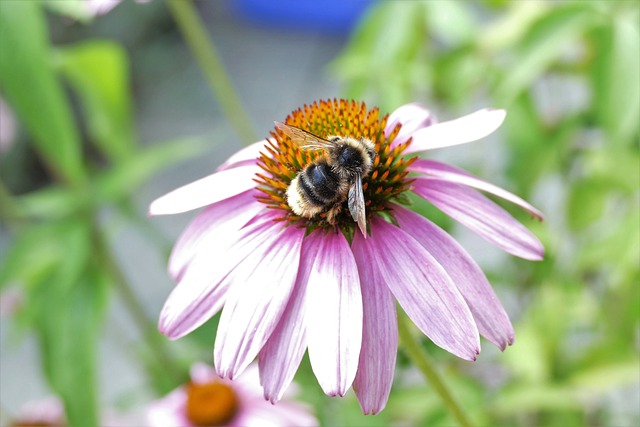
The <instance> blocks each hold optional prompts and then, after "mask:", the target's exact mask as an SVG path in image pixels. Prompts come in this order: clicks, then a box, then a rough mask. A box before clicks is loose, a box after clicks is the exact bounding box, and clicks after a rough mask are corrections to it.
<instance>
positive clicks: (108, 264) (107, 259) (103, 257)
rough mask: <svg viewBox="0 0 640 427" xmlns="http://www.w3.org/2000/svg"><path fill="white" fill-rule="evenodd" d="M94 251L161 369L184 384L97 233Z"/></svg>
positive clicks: (105, 243)
mask: <svg viewBox="0 0 640 427" xmlns="http://www.w3.org/2000/svg"><path fill="white" fill-rule="evenodd" d="M94 249H95V250H96V257H97V259H99V260H100V262H101V263H102V265H103V267H104V268H105V270H106V271H107V272H108V274H109V275H110V276H111V279H112V281H113V284H114V286H115V287H116V289H117V291H118V293H119V294H120V297H121V298H122V301H123V302H124V305H125V307H126V308H127V311H128V312H129V314H130V315H131V317H132V319H133V321H134V322H135V324H136V325H137V326H138V329H139V330H140V332H141V333H142V336H143V337H144V338H145V341H146V343H147V344H148V345H149V347H150V348H151V352H152V353H153V355H154V357H155V358H156V359H157V360H158V363H159V364H160V365H161V366H162V369H163V370H164V371H165V372H166V373H167V375H169V376H170V377H171V378H172V379H173V380H174V381H175V383H176V384H180V383H182V382H184V375H183V370H182V369H181V367H180V366H179V365H178V363H177V362H176V361H175V360H174V359H173V358H172V357H171V355H170V352H169V350H168V349H167V348H166V341H165V339H164V338H163V336H162V335H160V333H159V332H158V330H157V328H156V325H155V323H153V322H152V321H151V320H150V319H149V318H148V317H147V314H146V313H145V311H144V307H143V306H142V304H140V302H139V301H138V298H137V297H136V294H135V293H134V292H133V289H132V288H131V286H130V285H129V282H128V281H127V279H126V277H125V276H124V273H123V272H122V270H121V269H120V267H119V266H118V263H117V262H116V260H115V259H114V258H113V255H112V254H111V251H110V250H109V245H108V244H107V239H106V237H104V236H103V234H102V233H101V232H99V231H96V232H94Z"/></svg>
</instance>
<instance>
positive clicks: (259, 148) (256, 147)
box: [216, 139, 267, 172]
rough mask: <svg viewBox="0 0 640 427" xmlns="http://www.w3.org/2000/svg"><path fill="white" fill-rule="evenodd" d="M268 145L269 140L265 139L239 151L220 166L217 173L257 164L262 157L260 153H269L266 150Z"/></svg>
mask: <svg viewBox="0 0 640 427" xmlns="http://www.w3.org/2000/svg"><path fill="white" fill-rule="evenodd" d="M266 143H267V140H266V139H263V140H262V141H258V142H254V143H253V144H251V145H249V146H247V147H245V148H243V149H242V150H240V151H237V152H236V153H234V154H233V155H232V156H231V157H229V158H228V159H227V160H226V161H225V162H224V163H223V164H221V165H220V166H218V169H216V171H217V172H221V171H223V170H227V169H232V168H235V167H238V166H239V165H248V164H251V162H253V163H255V162H256V160H257V159H258V157H260V152H267V151H266V149H265V144H266Z"/></svg>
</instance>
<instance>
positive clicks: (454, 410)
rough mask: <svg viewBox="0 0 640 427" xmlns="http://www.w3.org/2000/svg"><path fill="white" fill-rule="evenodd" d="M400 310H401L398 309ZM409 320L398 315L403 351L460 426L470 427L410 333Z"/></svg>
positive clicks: (461, 410)
mask: <svg viewBox="0 0 640 427" xmlns="http://www.w3.org/2000/svg"><path fill="white" fill-rule="evenodd" d="M399 311H400V312H401V310H399ZM410 324H411V320H410V319H409V317H408V316H407V315H406V314H404V313H403V312H401V314H400V313H399V316H398V333H399V337H400V343H401V345H402V347H403V348H404V351H405V353H406V354H407V355H408V356H409V358H410V359H411V360H412V361H413V363H414V364H415V365H416V366H417V367H418V369H420V371H421V372H422V375H424V377H425V379H426V380H427V381H428V382H429V383H430V384H431V386H432V387H433V389H434V390H435V391H436V393H438V395H440V398H441V399H442V402H443V403H444V404H445V406H446V407H447V409H448V410H449V412H450V413H451V415H453V417H454V418H455V419H456V420H457V421H458V423H459V424H460V425H461V426H462V427H471V426H472V425H473V424H472V423H471V421H470V420H469V418H467V415H466V414H465V412H464V411H463V409H462V408H461V407H460V405H459V404H458V402H456V400H455V399H454V398H453V395H452V394H451V391H449V389H448V388H447V386H446V384H445V383H444V381H443V379H442V377H441V376H440V374H439V373H438V371H437V370H436V368H435V367H434V366H433V363H432V362H431V359H430V358H429V356H428V355H427V353H426V352H425V351H424V349H423V348H422V347H421V346H420V342H419V341H418V340H417V339H416V337H415V336H414V334H412V333H411V327H410Z"/></svg>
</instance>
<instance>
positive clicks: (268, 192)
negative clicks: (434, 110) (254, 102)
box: [255, 99, 417, 233]
mask: <svg viewBox="0 0 640 427" xmlns="http://www.w3.org/2000/svg"><path fill="white" fill-rule="evenodd" d="M387 118H388V115H385V116H382V117H380V111H379V109H378V108H377V107H374V108H372V109H371V110H367V107H366V105H365V103H364V102H356V101H347V100H344V99H341V100H336V99H333V100H327V101H316V102H314V103H313V104H312V105H305V106H304V107H302V108H300V109H298V110H296V111H294V112H293V113H291V114H290V115H289V116H288V117H287V119H286V120H285V123H286V124H287V125H290V126H295V127H297V128H300V129H303V130H305V131H307V132H311V133H312V134H314V135H316V136H319V137H321V138H325V139H326V138H327V137H328V136H329V135H337V136H349V137H352V138H367V139H369V140H370V141H371V142H373V144H374V145H375V149H376V152H377V153H378V155H377V156H376V158H375V159H374V162H373V167H372V170H371V173H370V174H369V176H367V177H366V178H364V179H363V181H362V187H363V192H364V199H365V206H366V212H367V216H369V215H371V214H372V213H374V212H381V211H385V210H389V205H388V202H389V201H390V200H391V199H394V198H397V197H398V196H399V195H400V194H401V193H403V192H404V191H407V190H408V189H409V188H410V185H411V182H412V180H411V179H408V178H407V175H408V173H409V171H407V170H406V169H407V167H408V166H409V165H410V164H411V163H413V162H414V161H415V159H416V158H417V157H413V158H409V159H407V158H404V157H402V152H403V151H404V149H405V148H406V147H407V146H408V145H409V143H410V140H409V141H407V142H405V143H403V144H400V145H398V146H396V147H395V148H393V149H391V143H392V142H393V140H394V138H395V137H396V135H398V132H399V131H400V125H398V126H397V127H396V128H395V129H394V130H393V132H391V134H390V135H389V136H388V137H385V132H384V129H385V126H386V124H387ZM266 149H267V152H264V153H262V155H261V156H260V158H259V159H258V165H259V166H260V167H261V168H262V169H263V170H264V173H259V174H257V176H256V179H255V180H256V182H257V183H258V189H259V190H260V191H261V192H262V194H261V196H259V197H258V200H260V201H261V202H262V203H264V204H266V205H267V206H268V207H270V208H273V209H280V210H282V211H284V216H283V219H284V220H286V221H289V222H290V223H297V224H298V225H301V226H305V227H307V228H309V229H315V228H317V227H323V228H328V227H333V225H331V224H329V223H328V222H327V220H326V219H327V217H326V213H325V212H322V213H320V214H318V215H316V216H315V217H313V218H310V219H308V218H301V217H299V216H297V215H296V214H294V213H293V212H292V211H291V208H290V207H289V205H288V204H287V197H286V191H287V188H288V187H289V185H290V184H291V181H292V180H293V179H294V178H295V177H296V176H297V175H298V174H299V173H300V172H301V171H302V170H303V169H304V168H305V167H306V166H307V165H308V164H310V163H311V162H313V160H314V159H315V158H316V157H318V156H321V155H322V154H323V153H322V151H309V150H305V149H302V148H300V146H299V145H298V144H295V143H293V142H292V141H291V139H290V138H289V137H288V136H286V135H285V134H284V133H283V132H282V131H281V130H279V129H276V130H274V131H272V132H271V138H269V139H268V144H267V146H266ZM345 203H346V202H345ZM336 219H337V225H338V226H339V227H340V228H342V229H343V230H345V231H347V232H349V233H351V232H353V229H354V226H355V223H354V221H353V218H351V215H350V214H349V209H348V208H346V206H345V208H344V209H342V211H341V212H340V214H339V215H338V217H337V218H336Z"/></svg>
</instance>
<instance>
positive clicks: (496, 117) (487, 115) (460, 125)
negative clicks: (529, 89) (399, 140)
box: [404, 108, 507, 154]
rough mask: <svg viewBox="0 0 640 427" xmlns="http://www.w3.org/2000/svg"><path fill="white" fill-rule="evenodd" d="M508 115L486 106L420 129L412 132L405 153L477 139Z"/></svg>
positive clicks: (492, 129) (487, 133) (494, 128)
mask: <svg viewBox="0 0 640 427" xmlns="http://www.w3.org/2000/svg"><path fill="white" fill-rule="evenodd" d="M506 115H507V113H506V112H505V111H504V110H494V109H490V108H485V109H483V110H479V111H476V112H475V113H471V114H469V115H467V116H463V117H460V118H458V119H455V120H450V121H448V122H442V123H437V124H435V125H432V126H427V127H424V128H421V129H418V130H416V131H415V132H413V133H412V134H411V136H412V137H413V139H412V141H411V145H409V146H408V147H407V148H406V150H404V154H409V153H415V152H418V151H425V150H433V149H434V148H443V147H450V146H452V145H459V144H466V143H467V142H472V141H477V140H478V139H481V138H484V137H485V136H487V135H489V134H491V133H493V131H495V130H496V129H498V128H499V127H500V125H501V124H502V122H503V121H504V118H505V117H506Z"/></svg>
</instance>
